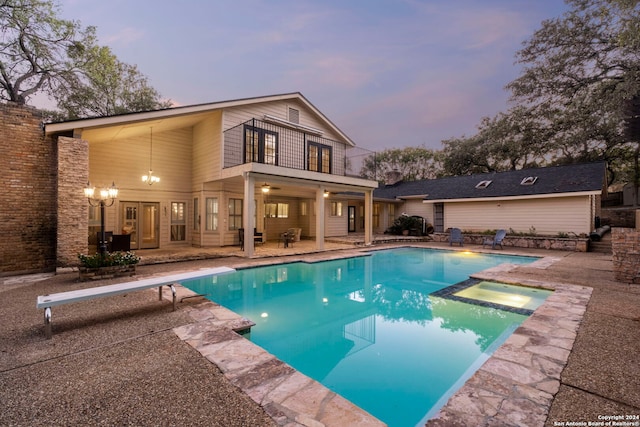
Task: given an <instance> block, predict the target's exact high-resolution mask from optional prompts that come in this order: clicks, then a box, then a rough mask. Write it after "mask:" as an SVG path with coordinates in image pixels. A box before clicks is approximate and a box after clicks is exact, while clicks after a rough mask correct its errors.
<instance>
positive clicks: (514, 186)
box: [373, 162, 605, 200]
mask: <svg viewBox="0 0 640 427" xmlns="http://www.w3.org/2000/svg"><path fill="white" fill-rule="evenodd" d="M527 177H535V178H536V180H535V183H534V184H533V185H522V184H521V182H522V180H523V179H525V178H527ZM604 177H605V163H604V162H594V163H583V164H576V165H565V166H552V167H546V168H531V169H520V170H514V171H507V172H494V173H484V174H476V175H467V176H454V177H447V178H439V179H426V180H422V181H411V182H399V183H397V184H394V185H388V186H383V187H380V188H378V189H376V190H374V192H373V196H374V197H375V198H378V199H396V198H404V197H411V196H414V197H415V196H424V200H455V199H476V198H485V197H487V198H491V197H518V196H538V195H545V194H559V193H577V192H598V191H601V190H602V188H603V183H604ZM481 181H491V184H490V185H489V186H488V187H486V188H476V185H477V184H478V183H479V182H481Z"/></svg>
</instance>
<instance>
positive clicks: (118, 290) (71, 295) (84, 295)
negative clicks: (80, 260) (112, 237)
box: [36, 267, 236, 338]
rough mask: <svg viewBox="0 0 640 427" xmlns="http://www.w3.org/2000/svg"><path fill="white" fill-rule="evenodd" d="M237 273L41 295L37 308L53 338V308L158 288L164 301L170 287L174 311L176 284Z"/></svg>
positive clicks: (207, 272) (212, 271) (208, 272)
mask: <svg viewBox="0 0 640 427" xmlns="http://www.w3.org/2000/svg"><path fill="white" fill-rule="evenodd" d="M234 271H236V270H235V269H234V268H230V267H215V268H203V269H200V270H196V271H189V272H186V273H178V274H171V275H167V276H157V277H150V278H147V279H142V280H135V281H131V282H124V283H117V284H114V285H106V286H98V287H94V288H87V289H78V290H75V291H67V292H59V293H56V294H49V295H40V296H38V299H37V301H36V308H44V325H45V334H46V336H47V338H51V336H52V330H51V307H55V306H57V305H63V304H71V303H74V302H80V301H87V300H91V299H95V298H101V297H109V296H113V295H119V294H126V293H129V292H133V291H140V290H143V289H149V288H155V287H157V288H158V297H159V299H160V300H161V301H162V287H163V286H168V287H169V289H171V294H172V297H173V310H174V311H175V310H176V308H177V301H176V289H175V287H174V284H176V283H181V282H184V281H186V280H194V279H201V278H203V277H208V276H216V275H220V274H225V273H231V272H234Z"/></svg>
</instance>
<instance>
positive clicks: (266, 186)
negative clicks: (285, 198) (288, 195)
mask: <svg viewBox="0 0 640 427" xmlns="http://www.w3.org/2000/svg"><path fill="white" fill-rule="evenodd" d="M260 188H261V190H262V192H263V193H265V194H268V193H269V191H271V190H280V187H272V186H271V185H269V184H267V183H266V182H265V183H264V184H263V185H262V187H260Z"/></svg>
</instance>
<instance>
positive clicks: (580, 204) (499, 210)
mask: <svg viewBox="0 0 640 427" xmlns="http://www.w3.org/2000/svg"><path fill="white" fill-rule="evenodd" d="M590 212H591V201H590V198H589V196H576V197H558V198H548V199H529V200H506V201H505V200H502V201H500V200H497V201H492V202H456V203H445V205H444V227H445V229H447V228H450V227H458V228H460V229H462V230H468V231H484V230H491V229H500V228H504V229H506V230H509V229H513V230H514V231H516V232H529V231H530V230H532V229H533V228H535V232H536V233H537V234H542V235H555V234H557V233H560V232H562V233H576V234H581V233H589V232H590V231H591V230H590V228H591V218H590Z"/></svg>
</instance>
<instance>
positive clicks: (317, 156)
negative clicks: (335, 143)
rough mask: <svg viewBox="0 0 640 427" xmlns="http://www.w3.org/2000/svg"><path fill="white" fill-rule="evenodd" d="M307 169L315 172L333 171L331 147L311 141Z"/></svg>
mask: <svg viewBox="0 0 640 427" xmlns="http://www.w3.org/2000/svg"><path fill="white" fill-rule="evenodd" d="M307 151H308V154H307V165H308V166H307V169H309V170H310V171H313V172H322V173H331V147H329V146H328V145H322V144H318V143H317V142H309V148H308V150H307Z"/></svg>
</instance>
